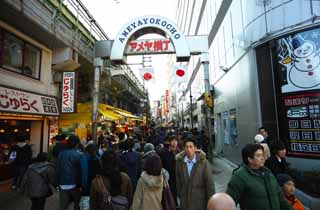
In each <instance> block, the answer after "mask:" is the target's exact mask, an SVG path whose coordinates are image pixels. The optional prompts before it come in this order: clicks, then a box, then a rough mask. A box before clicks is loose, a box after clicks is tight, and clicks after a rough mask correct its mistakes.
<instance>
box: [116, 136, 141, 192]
mask: <svg viewBox="0 0 320 210" xmlns="http://www.w3.org/2000/svg"><path fill="white" fill-rule="evenodd" d="M133 145H134V142H133V140H131V139H129V140H128V141H127V144H126V146H125V148H124V150H123V151H122V152H121V154H120V160H121V162H120V164H121V165H123V166H125V169H126V170H125V171H126V173H127V174H128V176H129V177H130V180H131V184H132V187H133V190H135V189H136V186H137V183H138V180H139V178H140V174H141V155H140V154H139V153H137V152H135V151H133Z"/></svg>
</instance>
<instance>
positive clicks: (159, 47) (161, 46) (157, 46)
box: [124, 39, 175, 55]
mask: <svg viewBox="0 0 320 210" xmlns="http://www.w3.org/2000/svg"><path fill="white" fill-rule="evenodd" d="M170 53H175V50H174V46H173V44H172V42H171V40H170V39H144V40H135V41H130V42H129V44H128V47H127V48H126V51H125V53H124V54H125V55H145V54H170Z"/></svg>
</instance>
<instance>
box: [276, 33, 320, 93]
mask: <svg viewBox="0 0 320 210" xmlns="http://www.w3.org/2000/svg"><path fill="white" fill-rule="evenodd" d="M319 49H320V29H314V30H311V31H306V32H301V33H298V34H295V35H291V36H289V37H285V38H282V39H279V40H278V41H277V56H278V63H279V64H280V66H281V68H280V71H281V93H291V92H300V91H306V90H315V89H320V51H319Z"/></svg>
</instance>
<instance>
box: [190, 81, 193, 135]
mask: <svg viewBox="0 0 320 210" xmlns="http://www.w3.org/2000/svg"><path fill="white" fill-rule="evenodd" d="M190 123H191V129H193V110H192V94H191V87H190Z"/></svg>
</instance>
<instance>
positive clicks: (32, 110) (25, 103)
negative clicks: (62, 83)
mask: <svg viewBox="0 0 320 210" xmlns="http://www.w3.org/2000/svg"><path fill="white" fill-rule="evenodd" d="M0 112H17V113H26V114H41V115H54V116H58V115H59V110H58V106H57V101H56V99H55V98H54V97H50V96H43V95H38V94H34V93H30V92H26V91H21V90H16V89H12V88H7V87H1V86H0Z"/></svg>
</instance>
